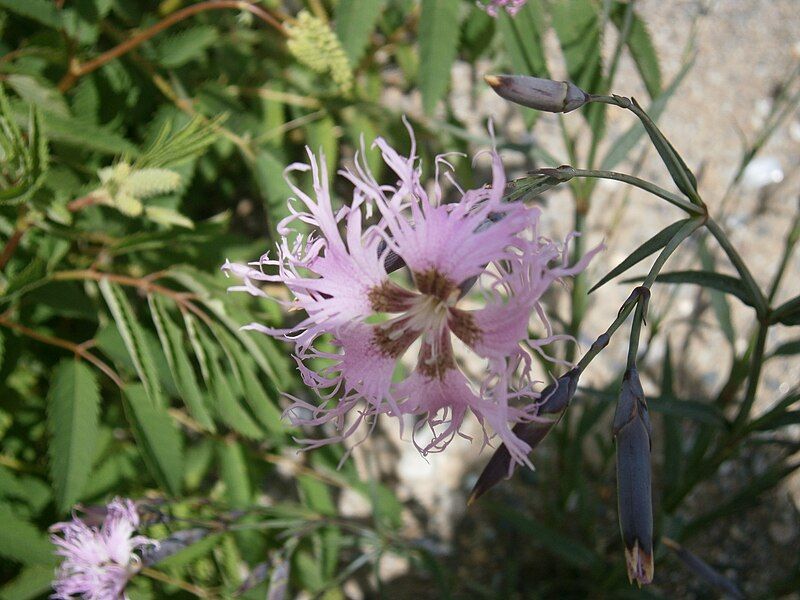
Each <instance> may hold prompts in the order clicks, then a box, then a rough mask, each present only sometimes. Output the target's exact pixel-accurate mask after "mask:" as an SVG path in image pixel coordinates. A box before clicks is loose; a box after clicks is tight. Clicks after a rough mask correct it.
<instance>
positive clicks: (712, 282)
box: [623, 271, 755, 306]
mask: <svg viewBox="0 0 800 600" xmlns="http://www.w3.org/2000/svg"><path fill="white" fill-rule="evenodd" d="M641 279H642V278H641V277H635V278H632V279H626V280H624V281H623V283H633V282H636V281H641ZM656 281H657V282H658V283H691V284H694V285H699V286H701V287H705V288H711V289H714V290H719V291H721V292H725V293H726V294H731V295H732V296H736V297H737V298H739V300H741V301H742V302H744V303H745V304H747V305H748V306H755V302H754V301H753V299H752V298H751V297H750V291H749V290H748V289H747V287H746V286H745V285H744V283H742V280H741V279H738V278H736V277H733V276H731V275H723V274H722V273H714V272H711V271H670V272H668V273H659V275H658V277H656Z"/></svg>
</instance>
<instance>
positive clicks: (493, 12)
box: [478, 0, 528, 17]
mask: <svg viewBox="0 0 800 600" xmlns="http://www.w3.org/2000/svg"><path fill="white" fill-rule="evenodd" d="M527 1H528V0H489V4H483V3H481V2H478V6H479V7H480V8H482V9H483V10H485V11H486V12H487V13H488V14H489V16H490V17H497V14H498V12H499V10H500V9H501V8H504V9H505V10H506V12H507V13H508V14H510V15H511V16H512V17H513V16H514V15H516V14H517V13H518V12H519V11H520V10H522V7H523V6H525V3H526V2H527Z"/></svg>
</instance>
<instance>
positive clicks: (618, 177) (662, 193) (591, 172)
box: [570, 167, 704, 215]
mask: <svg viewBox="0 0 800 600" xmlns="http://www.w3.org/2000/svg"><path fill="white" fill-rule="evenodd" d="M570 173H572V174H573V176H574V177H593V178H598V179H613V180H614V181H622V182H623V183H627V184H628V185H632V186H634V187H638V188H639V189H642V190H644V191H646V192H650V193H651V194H653V195H654V196H658V197H659V198H662V199H664V200H666V201H667V202H669V203H670V204H672V205H674V206H677V207H678V208H680V209H683V210H685V211H686V212H688V213H689V214H692V215H702V214H704V212H703V209H702V208H701V207H699V206H697V205H695V204H692V203H691V202H687V201H686V200H684V199H683V198H682V197H680V196H678V195H677V194H673V193H672V192H669V191H667V190H665V189H664V188H662V187H659V186H657V185H656V184H654V183H651V182H649V181H646V180H644V179H640V178H639V177H634V176H633V175H627V174H626V173H617V172H616V171H600V170H596V169H575V168H573V167H570Z"/></svg>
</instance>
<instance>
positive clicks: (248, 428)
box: [200, 330, 263, 439]
mask: <svg viewBox="0 0 800 600" xmlns="http://www.w3.org/2000/svg"><path fill="white" fill-rule="evenodd" d="M201 332H202V330H201ZM200 339H201V342H202V344H203V347H204V349H205V352H206V354H207V355H208V357H209V361H208V365H209V374H210V381H209V387H210V391H209V393H210V395H211V404H210V405H211V407H212V408H213V409H214V411H215V412H216V413H217V416H218V417H219V419H220V420H221V421H222V422H223V423H225V424H226V425H227V426H228V427H230V428H231V429H233V430H234V431H236V432H238V433H240V434H242V435H243V436H245V437H247V438H250V439H260V438H261V437H262V436H263V432H262V431H261V428H260V427H259V426H258V425H257V424H256V422H255V421H254V420H253V419H252V417H251V416H250V415H249V414H248V412H247V411H246V410H245V409H244V407H243V406H242V404H241V402H240V401H239V397H240V394H241V385H240V384H239V381H238V380H237V378H236V376H238V373H237V372H235V371H234V372H233V374H231V373H230V372H229V371H227V370H225V369H223V368H222V366H221V365H220V361H219V351H218V350H217V346H216V344H215V343H214V341H212V340H211V339H210V338H209V337H208V336H207V335H206V334H205V333H204V332H202V333H201V334H200ZM217 339H218V340H219V341H220V342H223V343H221V344H220V345H221V346H222V349H223V351H225V352H227V351H228V350H227V348H226V346H225V344H224V341H225V339H226V338H224V337H222V338H220V337H218V338H217ZM228 360H229V362H230V361H232V357H230V356H229V357H228Z"/></svg>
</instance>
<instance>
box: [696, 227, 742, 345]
mask: <svg viewBox="0 0 800 600" xmlns="http://www.w3.org/2000/svg"><path fill="white" fill-rule="evenodd" d="M698 254H699V255H700V264H701V265H702V267H703V270H704V271H714V272H715V271H716V259H715V258H714V255H713V254H711V252H709V251H708V247H707V246H706V239H705V238H701V239H700V243H699V244H698ZM708 293H709V296H710V298H711V308H712V309H714V315H715V316H716V317H717V322H718V323H719V328H720V329H721V330H722V333H723V334H725V338H726V339H727V340H728V343H729V344H730V346H731V348H733V347H734V346H735V344H736V332H735V331H734V330H733V321H732V320H731V307H730V305H729V304H728V298H727V296H726V295H725V294H724V293H722V292H720V291H718V290H714V289H710V290H708Z"/></svg>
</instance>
